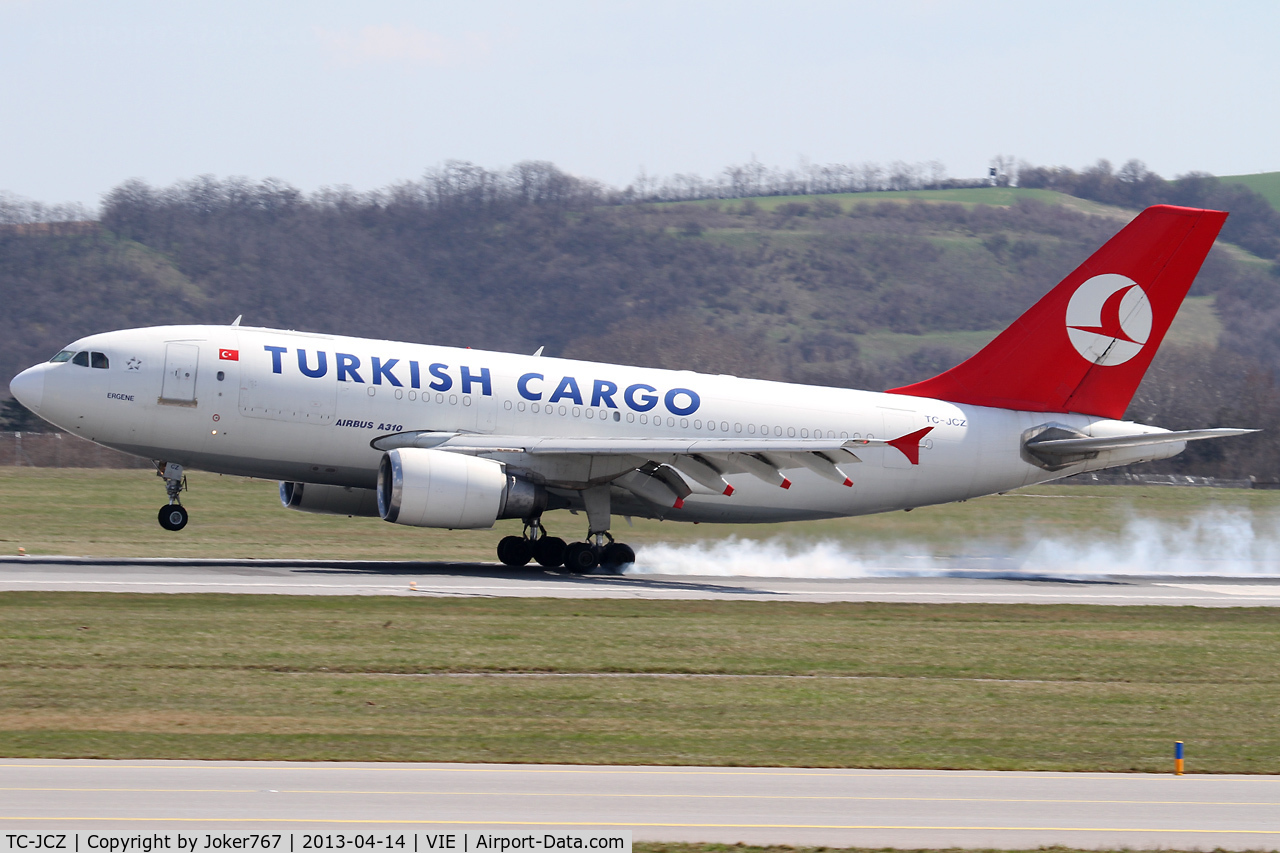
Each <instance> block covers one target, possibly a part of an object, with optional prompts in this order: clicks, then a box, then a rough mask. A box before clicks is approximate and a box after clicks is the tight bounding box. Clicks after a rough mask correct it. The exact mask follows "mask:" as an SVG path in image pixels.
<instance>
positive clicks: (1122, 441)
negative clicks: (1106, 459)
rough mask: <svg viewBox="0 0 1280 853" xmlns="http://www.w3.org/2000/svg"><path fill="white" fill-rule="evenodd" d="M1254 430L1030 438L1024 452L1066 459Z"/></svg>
mask: <svg viewBox="0 0 1280 853" xmlns="http://www.w3.org/2000/svg"><path fill="white" fill-rule="evenodd" d="M1251 432H1258V430H1256V429H1226V428H1224V429H1184V430H1178V431H1175V432H1149V433H1141V434H1138V435H1117V436H1108V437H1103V438H1091V437H1089V436H1085V437H1082V438H1048V439H1039V438H1033V439H1031V440H1030V441H1028V442H1027V449H1028V450H1034V451H1035V452H1036V453H1041V454H1046V455H1048V456H1070V455H1074V454H1077V453H1098V452H1101V451H1103V450H1119V449H1121V448H1125V447H1142V446H1144V445H1149V444H1171V443H1173V442H1177V441H1200V440H1202V439H1206V438H1226V437H1228V436H1232V435H1248V434H1249V433H1251Z"/></svg>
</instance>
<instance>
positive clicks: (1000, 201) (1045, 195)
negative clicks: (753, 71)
mask: <svg viewBox="0 0 1280 853" xmlns="http://www.w3.org/2000/svg"><path fill="white" fill-rule="evenodd" d="M1019 199H1030V200H1032V201H1040V202H1044V203H1045V204H1053V205H1065V206H1067V207H1070V208H1073V209H1075V210H1079V211H1081V212H1084V213H1092V214H1095V215H1098V216H1106V217H1108V218H1110V219H1126V220H1128V219H1132V218H1133V211H1131V210H1124V209H1123V208H1118V207H1113V206H1111V205H1106V204H1101V203H1099V202H1094V201H1088V200H1086V199H1082V198H1076V197H1075V196H1071V195H1067V194H1066V193H1060V192H1056V191H1054V190H1042V189H1024V188H1020V187H972V188H964V189H953V190H890V191H885V192H868V193H828V194H821V195H782V196H759V197H756V198H752V199H750V200H751V201H753V202H755V204H756V205H757V206H759V208H760V209H761V210H765V211H774V210H776V209H777V208H778V207H779V206H781V205H784V204H789V203H800V204H810V205H812V204H814V203H815V202H817V201H819V200H823V201H828V202H834V203H836V204H838V205H840V207H841V209H842V210H843V211H846V212H847V211H848V210H849V208H850V205H854V204H877V203H879V202H884V201H891V202H909V201H922V202H932V203H937V202H951V203H954V204H963V205H966V206H968V207H972V206H974V205H979V204H982V205H992V206H995V207H1009V206H1011V205H1012V204H1014V203H1015V202H1017V201H1018V200H1019ZM746 200H747V199H728V200H715V199H704V200H699V201H673V202H661V203H660V205H661V206H669V205H679V204H696V205H708V204H719V205H724V206H734V205H738V204H741V203H742V202H743V201H746Z"/></svg>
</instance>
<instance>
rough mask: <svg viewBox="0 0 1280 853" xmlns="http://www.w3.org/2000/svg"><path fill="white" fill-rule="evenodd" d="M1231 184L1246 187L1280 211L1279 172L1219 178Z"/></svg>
mask: <svg viewBox="0 0 1280 853" xmlns="http://www.w3.org/2000/svg"><path fill="white" fill-rule="evenodd" d="M1219 180H1221V181H1225V182H1227V183H1231V184H1240V185H1241V186H1244V187H1248V188H1249V189H1251V190H1253V191H1254V192H1256V193H1258V195H1260V196H1262V197H1263V198H1265V199H1266V200H1267V201H1269V202H1270V203H1271V206H1272V207H1274V208H1275V209H1276V210H1280V172H1260V173H1259V174H1256V175H1227V176H1226V177H1223V178H1219Z"/></svg>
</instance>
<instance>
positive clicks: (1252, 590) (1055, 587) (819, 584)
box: [0, 557, 1280, 607]
mask: <svg viewBox="0 0 1280 853" xmlns="http://www.w3.org/2000/svg"><path fill="white" fill-rule="evenodd" d="M886 571H901V572H904V573H905V572H910V571H911V568H910V567H909V566H893V567H886ZM0 590H79V591H82V592H147V593H179V592H186V593H190V592H217V593H259V594H283V595H405V596H474V597H553V598H602V599H657V600H674V599H707V600H712V599H718V600H734V601H813V602H832V601H905V602H929V603H945V602H994V603H1016V602H1023V603H1033V604H1115V605H1140V604H1163V605H1195V606H1200V607H1258V606H1266V607H1276V606H1280V578H1275V577H1272V578H1266V577H1262V578H1247V577H1243V578H1222V577H1198V578H1189V577H1109V578H1096V579H1092V580H1072V579H1068V578H1052V577H1038V576H1035V575H1027V574H1021V573H1018V572H1013V571H1002V570H1000V569H999V568H982V567H980V568H967V567H964V566H957V567H956V568H955V569H954V570H952V571H950V572H949V573H948V574H947V575H945V576H929V577H875V578H855V579H840V580H834V579H804V578H759V577H709V576H691V575H660V574H630V575H607V574H592V575H586V576H575V575H569V574H564V573H558V572H547V571H532V570H528V569H525V570H514V569H508V568H506V567H503V566H499V565H493V564H484V563H474V564H472V563H413V562H404V563H396V562H372V561H371V562H340V561H314V560H171V559H153V560H142V559H139V560H126V559H93V558H77V557H9V558H0Z"/></svg>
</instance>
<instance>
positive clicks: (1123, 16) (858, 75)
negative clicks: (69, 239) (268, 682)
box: [0, 0, 1280, 205]
mask: <svg viewBox="0 0 1280 853" xmlns="http://www.w3.org/2000/svg"><path fill="white" fill-rule="evenodd" d="M1278 34H1280V3H1275V2H1237V3H1230V2H1223V3H1209V2H1187V3H1182V2H1171V1H1170V0H1159V2H1114V0H1112V2H1086V0H1070V2H1034V3H1027V2H1009V3H999V2H946V0H932V2H909V0H893V2H883V3H860V2H843V3H826V2H804V0H782V2H744V0H734V2H696V0H680V2H663V0H638V2H612V3H610V2H604V0H594V2H556V0H536V2H535V0H519V2H507V0H492V2H485V0H467V2H459V0H450V2H429V0H420V1H419V2H395V1H394V0H382V1H381V2H380V0H362V2H320V0H307V2H299V0H272V1H271V2H262V0H252V2H239V0H219V2H216V3H212V2H210V3H194V2H173V0H166V2H143V0H115V2H110V3H90V2H84V0H78V1H77V2H72V1H71V0H0V191H9V192H13V193H17V194H19V195H23V196H27V197H29V198H33V199H37V200H40V201H44V202H49V203H57V202H68V201H78V202H83V203H86V204H89V205H95V204H96V203H97V202H98V200H99V198H100V196H101V195H102V194H103V193H104V192H106V191H107V190H109V189H110V188H111V187H113V186H115V185H117V184H119V183H120V182H121V181H123V180H125V179H127V178H134V177H137V178H143V179H145V180H147V181H150V182H152V183H156V184H167V183H170V182H173V181H175V180H180V179H184V178H189V177H193V176H195V175H200V174H214V175H219V176H228V175H244V176H248V177H250V178H255V179H258V178H266V177H276V178H281V179H283V180H285V181H288V182H290V183H292V184H294V185H295V186H298V187H301V188H302V189H305V190H313V189H316V188H317V187H320V186H323V185H338V184H348V185H351V186H353V187H355V188H357V189H371V188H375V187H379V186H385V185H387V184H390V183H393V182H396V181H400V180H405V179H412V178H416V177H418V176H419V175H421V174H422V172H423V170H424V169H425V168H427V167H429V166H432V165H437V164H439V163H441V162H443V161H444V160H447V159H461V160H470V161H472V162H474V163H477V164H480V165H483V166H487V167H490V168H497V167H502V166H507V165H510V164H512V163H515V162H518V161H520V160H532V159H537V160H550V161H552V162H554V163H556V164H557V165H559V166H560V167H561V168H563V169H565V170H567V171H569V172H572V173H574V174H577V175H581V176H585V177H592V178H597V179H599V180H602V181H604V182H606V183H609V184H612V185H615V186H625V185H626V184H627V183H629V182H630V181H631V180H632V178H633V177H634V176H635V175H636V174H637V173H638V172H639V171H640V169H642V168H643V169H645V170H646V171H647V172H648V173H650V174H660V175H664V174H672V173H676V172H686V173H689V172H692V173H700V174H702V175H704V176H711V175H714V174H716V173H718V172H719V171H720V170H721V169H722V168H723V167H724V166H726V165H728V164H730V163H741V162H745V161H747V160H750V159H751V158H752V157H753V156H754V157H755V158H757V159H759V160H760V161H761V162H763V163H765V164H769V165H779V166H795V165H796V164H798V163H799V162H801V161H802V160H803V159H807V160H808V161H810V162H816V163H825V162H843V163H861V162H868V161H870V162H880V163H889V162H891V161H894V160H903V161H908V162H916V161H930V160H940V161H942V162H943V163H944V164H945V166H946V168H947V173H948V174H949V175H950V176H953V177H977V176H980V175H982V174H984V173H985V170H986V167H987V164H988V162H989V161H990V159H991V158H992V156H993V155H995V154H1011V155H1014V156H1016V157H1019V158H1021V159H1025V160H1028V161H1030V162H1032V163H1036V164H1050V165H1058V164H1060V165H1068V166H1071V167H1073V168H1080V167H1083V166H1086V165H1088V164H1091V163H1093V162H1094V161H1095V160H1097V159H1098V158H1100V157H1105V158H1107V159H1110V160H1112V161H1113V162H1114V163H1116V164H1117V165H1118V164H1120V163H1122V162H1124V161H1126V160H1128V159H1130V158H1137V159H1140V160H1143V161H1145V162H1146V163H1147V165H1148V166H1149V167H1150V168H1151V169H1153V170H1155V171H1156V172H1158V173H1160V174H1162V175H1164V176H1166V177H1172V176H1173V175H1175V174H1179V173H1183V172H1187V171H1191V170H1202V171H1208V172H1212V173H1214V174H1220V175H1227V174H1242V173H1249V172H1262V171H1277V170H1280V145H1278V144H1277V140H1280V107H1277V104H1280V61H1278V60H1277V54H1276V46H1277V43H1278V42H1277V39H1278V38H1280V36H1278Z"/></svg>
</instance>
